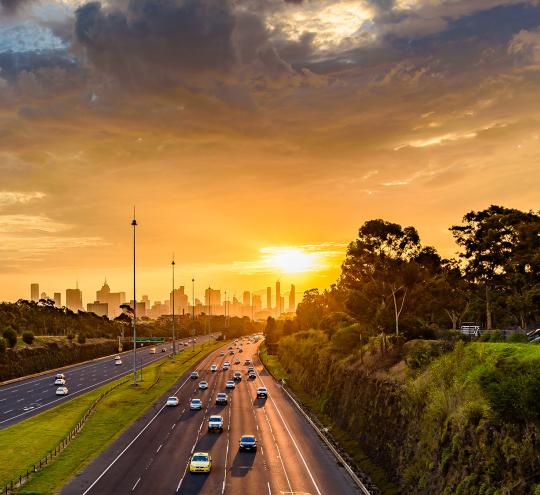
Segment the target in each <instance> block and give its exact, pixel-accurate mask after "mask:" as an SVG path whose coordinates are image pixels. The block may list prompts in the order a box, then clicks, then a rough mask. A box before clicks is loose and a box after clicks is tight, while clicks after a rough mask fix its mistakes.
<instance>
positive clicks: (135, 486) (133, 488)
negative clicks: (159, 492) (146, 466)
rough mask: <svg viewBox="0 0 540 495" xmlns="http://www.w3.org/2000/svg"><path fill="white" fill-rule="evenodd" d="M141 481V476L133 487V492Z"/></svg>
mask: <svg viewBox="0 0 540 495" xmlns="http://www.w3.org/2000/svg"><path fill="white" fill-rule="evenodd" d="M139 481H141V478H139V479H138V480H137V481H136V483H135V484H134V485H133V488H132V489H131V491H132V492H134V491H135V488H137V485H138V484H139Z"/></svg>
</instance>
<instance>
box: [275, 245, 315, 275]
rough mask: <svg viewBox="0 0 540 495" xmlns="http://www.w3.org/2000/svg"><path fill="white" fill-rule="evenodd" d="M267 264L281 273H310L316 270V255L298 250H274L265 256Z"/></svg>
mask: <svg viewBox="0 0 540 495" xmlns="http://www.w3.org/2000/svg"><path fill="white" fill-rule="evenodd" d="M267 262H268V264H269V265H270V266H271V267H273V268H275V269H278V270H281V272H283V273H303V272H311V271H314V270H316V268H317V265H318V254H317V253H306V252H305V251H304V250H302V249H298V248H274V249H273V250H272V252H271V253H269V254H268V255H267Z"/></svg>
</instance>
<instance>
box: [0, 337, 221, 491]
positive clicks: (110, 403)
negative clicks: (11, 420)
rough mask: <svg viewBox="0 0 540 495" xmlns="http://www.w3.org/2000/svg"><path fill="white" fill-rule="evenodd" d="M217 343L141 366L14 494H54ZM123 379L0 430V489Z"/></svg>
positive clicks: (44, 451) (42, 455)
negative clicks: (136, 380) (133, 380)
mask: <svg viewBox="0 0 540 495" xmlns="http://www.w3.org/2000/svg"><path fill="white" fill-rule="evenodd" d="M223 343H224V342H213V343H211V344H210V343H209V344H202V345H201V344H199V345H197V346H195V350H196V351H201V352H195V353H192V352H191V350H185V351H184V352H183V353H182V354H180V355H179V357H178V358H177V360H176V363H173V362H172V360H170V359H165V360H161V361H160V362H158V363H155V364H152V365H150V366H148V367H146V368H144V371H143V378H144V381H143V382H142V384H141V385H140V386H138V387H133V386H132V385H131V384H130V381H129V379H128V381H126V383H123V384H122V385H120V386H119V387H118V388H116V389H115V390H114V391H112V392H111V393H110V394H109V395H107V396H106V397H105V398H104V399H103V401H101V402H100V403H99V404H98V406H97V407H96V409H95V411H94V413H93V414H92V415H91V416H90V418H89V419H88V422H87V423H86V425H85V426H84V428H83V430H82V431H81V433H80V434H79V435H78V436H77V437H76V438H75V439H74V440H73V441H72V442H71V444H70V445H69V446H68V447H67V448H66V449H65V450H64V451H63V452H62V454H60V455H59V456H58V457H57V458H56V459H54V460H53V462H52V463H51V464H50V465H49V466H47V467H46V468H45V469H44V470H42V471H40V472H38V473H36V474H35V475H34V476H33V477H32V478H31V479H30V480H29V481H28V483H26V484H25V485H24V486H23V488H22V489H20V490H19V492H18V493H21V494H26V495H29V494H42V495H43V494H50V493H55V492H56V491H57V490H58V489H59V488H60V487H62V486H63V485H64V484H65V483H66V482H67V481H68V480H69V479H70V478H71V477H72V476H73V475H75V474H76V473H77V472H78V471H79V470H80V469H81V468H82V467H84V465H86V464H87V463H88V462H90V461H91V460H92V459H93V458H95V457H96V456H97V455H98V454H99V453H100V452H102V451H103V450H105V449H106V447H107V446H108V445H110V444H111V442H113V441H114V440H115V439H116V438H118V437H119V436H120V435H121V434H122V432H123V431H124V430H125V429H126V428H127V427H129V425H130V424H132V423H133V422H134V421H135V420H136V419H137V418H139V417H140V416H141V415H142V414H143V413H144V412H145V411H146V410H147V409H148V407H150V406H151V405H152V404H153V403H154V402H155V401H156V400H157V399H158V398H159V397H160V396H161V395H162V394H163V393H164V392H165V391H166V390H167V389H168V388H169V387H171V386H172V385H173V384H174V383H175V382H176V381H177V380H178V377H179V376H180V375H181V374H183V373H184V372H185V371H186V370H188V369H189V368H190V367H191V366H192V365H193V364H194V363H195V362H197V361H198V360H200V359H201V358H202V357H203V356H205V355H206V354H208V353H210V352H211V351H212V350H214V349H216V348H218V347H220V346H221V345H223ZM125 380H126V379H125V378H121V379H119V380H116V381H114V382H111V383H110V384H107V385H104V386H102V387H100V388H99V389H96V390H94V391H92V392H89V393H87V394H84V395H82V396H80V397H77V398H76V399H73V400H72V401H69V402H67V403H65V404H62V405H61V406H57V407H55V408H53V409H50V410H49V411H46V412H44V413H42V414H39V415H37V416H35V417H33V418H30V419H27V420H25V421H22V422H21V423H18V424H17V425H14V426H11V427H9V428H6V429H4V430H2V431H0V445H2V449H0V483H1V484H0V486H1V487H3V485H4V483H5V482H8V481H10V480H12V479H16V478H18V476H19V474H22V473H23V472H26V469H27V468H32V467H33V464H34V462H35V461H38V463H39V459H43V458H45V456H46V455H47V453H48V452H50V450H51V449H54V447H55V446H56V445H58V443H59V442H60V441H61V440H62V439H63V438H64V437H65V436H66V435H67V434H68V432H69V431H70V430H71V429H72V428H73V427H74V426H75V425H76V423H77V422H78V421H79V420H80V419H81V417H82V415H83V414H84V412H85V411H86V409H87V408H88V407H89V406H90V405H91V404H92V402H93V401H94V400H95V399H96V398H97V397H98V396H99V395H100V394H101V393H102V392H103V391H105V390H107V389H109V388H110V387H111V386H113V385H115V384H116V383H118V382H122V381H125Z"/></svg>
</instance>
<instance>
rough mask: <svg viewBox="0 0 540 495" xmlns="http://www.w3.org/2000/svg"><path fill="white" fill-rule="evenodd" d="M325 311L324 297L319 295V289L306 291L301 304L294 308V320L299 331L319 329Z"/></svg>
mask: <svg viewBox="0 0 540 495" xmlns="http://www.w3.org/2000/svg"><path fill="white" fill-rule="evenodd" d="M325 309H326V304H325V300H324V296H323V295H322V294H320V293H319V289H310V290H306V291H305V292H304V298H303V299H302V302H300V303H299V304H298V306H297V308H296V319H297V321H298V326H299V327H300V330H309V329H311V328H313V329H317V328H319V324H320V322H321V320H322V318H323V316H324V313H325Z"/></svg>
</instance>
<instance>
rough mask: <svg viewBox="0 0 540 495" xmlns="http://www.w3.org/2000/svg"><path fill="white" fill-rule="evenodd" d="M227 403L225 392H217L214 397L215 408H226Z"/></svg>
mask: <svg viewBox="0 0 540 495" xmlns="http://www.w3.org/2000/svg"><path fill="white" fill-rule="evenodd" d="M228 402H229V399H228V397H227V394H226V393H225V392H218V394H217V395H216V405H217V406H226V405H227V403H228Z"/></svg>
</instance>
